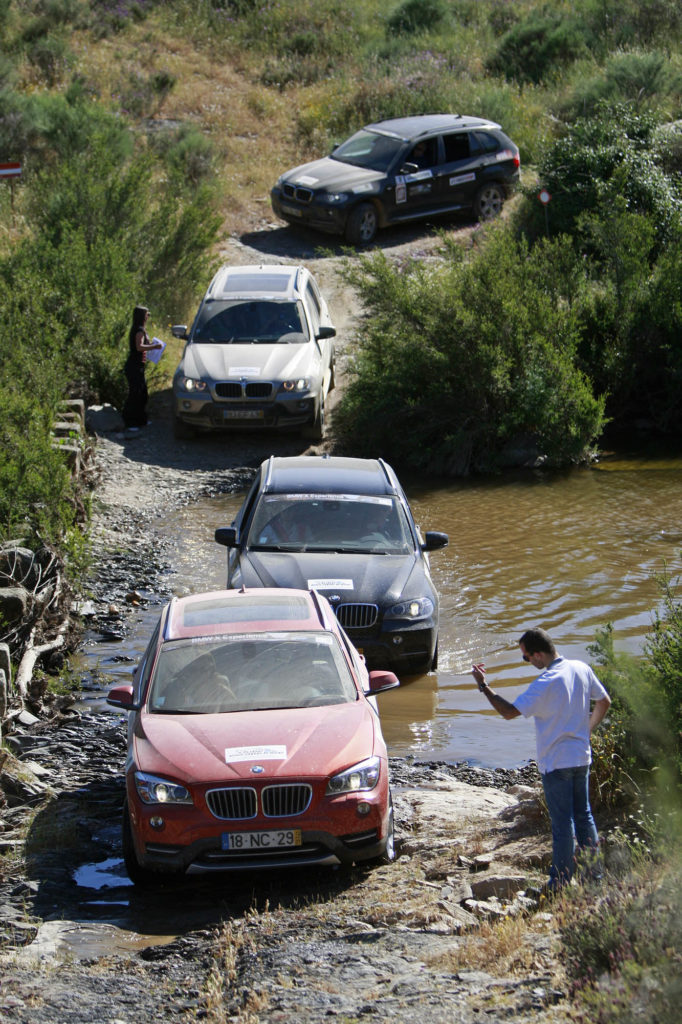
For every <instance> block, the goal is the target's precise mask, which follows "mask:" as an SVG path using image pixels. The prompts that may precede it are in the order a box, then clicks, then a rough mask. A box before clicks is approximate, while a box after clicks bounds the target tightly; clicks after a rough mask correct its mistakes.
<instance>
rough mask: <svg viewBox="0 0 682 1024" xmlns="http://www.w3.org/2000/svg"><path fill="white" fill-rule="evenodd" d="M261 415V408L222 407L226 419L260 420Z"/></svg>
mask: <svg viewBox="0 0 682 1024" xmlns="http://www.w3.org/2000/svg"><path fill="white" fill-rule="evenodd" d="M263 416H264V413H263V410H262V409H223V418H224V419H226V420H262V419H263Z"/></svg>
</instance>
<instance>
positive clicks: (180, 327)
mask: <svg viewBox="0 0 682 1024" xmlns="http://www.w3.org/2000/svg"><path fill="white" fill-rule="evenodd" d="M171 334H172V335H173V337H174V338H182V339H183V341H186V340H187V324H173V326H172V327H171Z"/></svg>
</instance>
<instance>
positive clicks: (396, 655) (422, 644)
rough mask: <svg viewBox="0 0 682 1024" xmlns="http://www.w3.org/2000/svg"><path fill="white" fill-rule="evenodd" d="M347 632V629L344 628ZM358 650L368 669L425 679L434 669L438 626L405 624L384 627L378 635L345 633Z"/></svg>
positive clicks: (348, 631) (357, 632) (356, 632)
mask: <svg viewBox="0 0 682 1024" xmlns="http://www.w3.org/2000/svg"><path fill="white" fill-rule="evenodd" d="M344 628H345V627H344ZM346 632H347V633H348V636H349V638H350V640H351V641H352V643H353V644H354V646H355V647H357V648H358V650H359V651H360V653H361V654H362V655H363V657H364V659H365V662H366V664H367V667H368V669H370V670H372V669H385V670H386V671H389V672H395V674H396V675H397V676H398V678H399V679H400V678H401V677H402V676H410V675H423V674H424V673H425V672H429V671H430V669H431V666H432V665H433V659H434V656H435V653H436V643H437V641H438V627H437V625H436V624H433V623H431V624H426V625H425V624H424V623H423V622H418V623H415V624H414V625H413V626H406V625H405V623H404V622H396V623H393V622H391V623H384V625H383V628H382V629H381V631H380V632H378V633H373V632H369V633H363V632H362V631H361V630H353V629H346Z"/></svg>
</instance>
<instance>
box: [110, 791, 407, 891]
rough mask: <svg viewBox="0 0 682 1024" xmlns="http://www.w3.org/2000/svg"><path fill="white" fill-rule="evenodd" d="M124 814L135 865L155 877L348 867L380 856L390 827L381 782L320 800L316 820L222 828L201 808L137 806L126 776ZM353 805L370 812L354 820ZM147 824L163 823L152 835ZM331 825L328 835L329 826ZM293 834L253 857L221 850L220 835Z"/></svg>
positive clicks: (265, 821) (233, 823) (232, 824)
mask: <svg viewBox="0 0 682 1024" xmlns="http://www.w3.org/2000/svg"><path fill="white" fill-rule="evenodd" d="M127 789H128V807H129V813H130V824H131V834H132V839H133V843H134V846H135V851H136V855H137V860H138V862H139V864H140V865H141V866H142V867H143V868H146V869H147V870H151V871H157V872H160V873H170V874H178V873H187V874H206V873H210V872H216V871H253V870H260V869H265V868H284V867H299V866H305V865H320V866H325V865H326V866H334V865H339V864H353V863H355V862H356V861H363V860H371V859H375V858H377V857H379V856H381V855H382V854H383V853H384V850H385V848H386V839H387V834H388V827H389V809H388V808H389V802H390V801H389V793H388V782H387V781H386V779H385V772H384V778H383V779H382V780H381V781H380V783H379V785H378V786H377V787H376V788H375V789H374V790H372V791H370V792H364V791H363V792H356V793H352V794H342V795H340V796H336V797H333V798H328V799H327V798H326V799H325V800H324V801H322V803H321V805H320V807H319V808H318V810H317V812H316V813H315V814H309V813H306V814H305V815H302V816H301V820H297V819H296V817H292V818H285V819H272V818H263V817H262V816H259V817H258V818H253V819H249V820H248V821H238V822H237V821H234V820H231V821H221V820H219V819H216V818H214V817H213V816H212V815H210V813H209V812H208V811H207V810H206V808H205V805H204V806H202V800H201V797H200V796H199V797H198V800H197V805H192V806H190V805H174V806H173V805H163V806H162V807H161V808H160V807H159V806H158V805H147V804H143V803H142V802H141V801H140V799H139V797H138V796H137V792H136V790H135V783H134V781H132V778H131V776H129V777H128V783H127ZM359 803H364V804H368V805H369V812H368V813H366V814H362V815H361V814H359V813H358V810H357V806H358V804H359ZM152 818H157V819H158V818H162V819H163V822H164V824H163V827H161V828H159V827H158V825H157V827H156V828H154V827H153V826H152V824H151V819H152ZM332 822H333V831H332V830H331V825H332ZM291 830H300V832H301V844H300V845H299V846H295V847H278V848H274V849H272V848H270V849H258V850H249V851H243V850H223V849H222V841H221V837H222V834H223V833H244V832H269V833H274V832H277V831H291Z"/></svg>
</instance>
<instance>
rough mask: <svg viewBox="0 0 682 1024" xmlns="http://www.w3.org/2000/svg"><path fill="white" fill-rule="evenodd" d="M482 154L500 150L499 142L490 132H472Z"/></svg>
mask: <svg viewBox="0 0 682 1024" xmlns="http://www.w3.org/2000/svg"><path fill="white" fill-rule="evenodd" d="M471 134H472V135H473V137H474V138H475V140H476V142H477V143H478V146H479V147H480V149H481V152H482V153H494V152H496V151H497V150H498V149H499V148H500V143H499V141H498V140H497V139H496V138H495V136H494V135H491V134H490V132H472V133H471Z"/></svg>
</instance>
